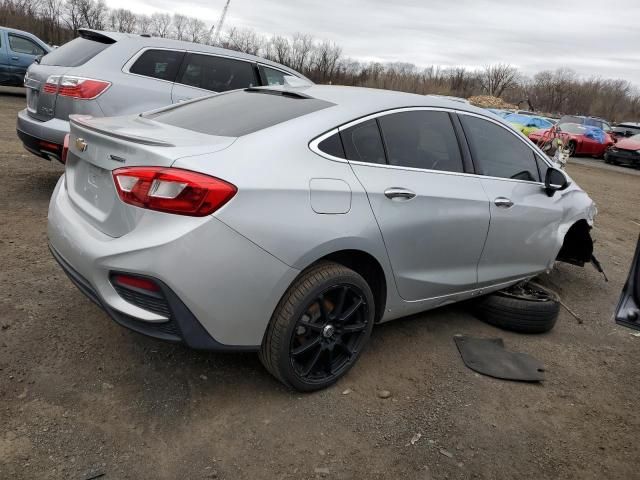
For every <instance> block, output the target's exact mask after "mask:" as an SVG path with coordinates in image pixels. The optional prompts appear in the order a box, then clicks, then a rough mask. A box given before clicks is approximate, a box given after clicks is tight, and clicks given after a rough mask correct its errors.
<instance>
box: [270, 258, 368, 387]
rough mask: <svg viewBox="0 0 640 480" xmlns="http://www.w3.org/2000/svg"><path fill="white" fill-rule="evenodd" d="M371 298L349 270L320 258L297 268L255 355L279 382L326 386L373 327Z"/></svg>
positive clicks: (352, 360) (342, 371)
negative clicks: (311, 264)
mask: <svg viewBox="0 0 640 480" xmlns="http://www.w3.org/2000/svg"><path fill="white" fill-rule="evenodd" d="M374 313H375V303H374V298H373V293H372V292H371V288H370V287H369V285H368V284H367V282H366V281H365V280H364V278H362V277H361V276H360V275H359V274H358V273H356V272H354V271H353V270H351V269H349V268H347V267H345V266H343V265H340V264H337V263H333V262H321V263H318V264H317V265H314V266H312V267H310V268H309V269H308V270H307V271H305V272H303V273H302V274H301V275H300V276H299V277H298V278H297V279H296V280H295V281H294V282H293V283H292V284H291V286H290V287H289V289H288V290H287V291H286V292H285V294H284V296H283V297H282V299H281V300H280V302H279V303H278V306H277V307H276V309H275V311H274V313H273V316H272V317H271V321H270V322H269V326H268V327H267V331H266V333H265V336H264V340H263V341H262V346H261V348H260V351H259V354H258V355H259V357H260V361H261V362H262V364H263V365H264V366H265V368H266V369H267V370H268V371H269V372H270V373H271V374H272V375H273V376H274V377H276V378H277V379H278V380H280V381H281V382H282V383H284V384H285V385H287V386H289V387H292V388H294V389H296V390H299V391H302V392H310V391H313V390H319V389H322V388H326V387H328V386H329V385H331V384H333V383H335V382H336V381H337V380H338V379H339V378H340V377H342V376H343V375H344V374H345V373H347V371H348V370H349V369H350V368H351V367H352V366H353V365H354V364H355V362H356V360H357V359H358V357H359V356H360V354H361V353H362V350H363V348H364V346H365V345H366V343H367V341H368V340H369V336H370V335H371V330H372V329H373V321H374Z"/></svg>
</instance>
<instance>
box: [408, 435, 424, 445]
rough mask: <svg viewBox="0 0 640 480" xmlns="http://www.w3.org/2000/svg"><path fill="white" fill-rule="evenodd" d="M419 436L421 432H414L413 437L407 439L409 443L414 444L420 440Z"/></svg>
mask: <svg viewBox="0 0 640 480" xmlns="http://www.w3.org/2000/svg"><path fill="white" fill-rule="evenodd" d="M421 437H422V434H421V433H416V434H415V435H414V436H413V437H411V440H409V444H411V445H415V444H416V443H417V442H418V440H420V438H421ZM409 444H407V446H408V445H409Z"/></svg>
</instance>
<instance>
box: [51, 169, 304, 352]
mask: <svg viewBox="0 0 640 480" xmlns="http://www.w3.org/2000/svg"><path fill="white" fill-rule="evenodd" d="M64 182H65V178H64V176H63V177H62V178H61V180H60V181H59V182H58V185H57V186H56V189H55V190H54V193H53V196H52V199H51V203H50V206H49V225H48V234H49V242H50V247H51V251H52V253H53V256H54V258H55V259H56V260H57V261H58V263H60V265H61V266H62V268H63V269H64V270H65V272H66V273H67V275H68V276H69V277H70V278H71V280H72V281H73V283H75V284H76V286H78V288H79V289H80V290H81V291H82V292H83V293H84V294H85V295H87V296H88V297H89V298H90V299H91V300H93V301H94V302H95V303H97V304H98V305H100V307H101V308H102V309H104V310H105V311H106V312H107V313H108V314H109V315H110V316H111V317H112V318H113V319H114V320H115V321H116V322H117V323H119V324H121V325H123V326H125V327H127V328H130V329H132V330H135V331H137V332H139V333H142V334H145V335H149V336H152V337H155V338H159V339H162V340H169V341H180V342H183V343H185V344H186V345H188V346H191V347H193V348H198V349H207V350H226V351H229V350H232V351H246V350H257V348H258V347H259V345H260V344H261V343H262V337H263V335H264V332H265V330H266V327H267V325H268V323H269V320H270V318H271V314H272V312H273V310H274V309H275V307H276V305H277V303H278V301H279V300H280V298H281V296H282V295H283V293H284V291H285V290H286V288H287V287H288V286H289V284H290V283H291V282H292V281H293V279H294V278H295V277H296V276H297V274H298V273H299V272H298V271H297V270H295V269H292V268H291V267H289V266H287V265H286V264H284V263H282V262H281V261H280V260H278V259H276V258H275V257H273V256H272V255H270V254H269V253H267V252H265V251H264V250H262V249H261V248H260V247H258V246H257V245H255V244H253V243H252V242H250V241H249V240H247V239H246V238H245V237H243V236H241V235H240V234H238V233H237V232H235V231H234V230H232V229H231V228H229V227H227V226H226V225H225V224H224V223H222V222H221V221H219V220H217V219H216V218H214V217H205V218H193V217H183V216H172V215H169V214H160V213H158V212H149V213H150V214H151V215H150V216H149V218H145V219H144V220H143V221H141V222H140V223H139V224H138V226H137V227H136V228H134V230H132V231H131V232H129V233H127V234H126V235H123V236H122V237H118V238H114V237H110V236H108V235H106V234H104V233H102V232H100V231H99V230H97V229H96V228H95V227H93V226H92V225H91V224H89V223H88V222H87V221H86V220H85V219H84V217H83V214H82V213H81V212H80V211H78V210H77V208H76V207H75V205H73V203H72V202H71V200H70V198H69V196H68V195H67V192H66V187H65V186H64ZM143 214H144V215H146V214H147V211H146V210H145V211H144V213H143ZM167 220H169V221H171V223H170V224H169V223H168V222H167ZM115 272H119V273H129V274H135V275H138V276H146V277H150V278H152V279H153V281H154V282H156V283H157V284H158V285H159V286H160V287H161V291H162V294H163V296H164V299H165V300H166V304H167V306H168V311H169V314H168V315H162V314H159V313H158V310H157V309H155V311H152V309H146V308H141V304H140V303H137V304H136V303H132V302H131V301H130V299H129V300H126V299H125V298H123V296H121V294H120V293H119V292H118V291H117V290H116V288H114V285H113V284H112V283H111V281H110V277H111V275H112V274H113V273H115ZM142 306H143V307H144V304H142Z"/></svg>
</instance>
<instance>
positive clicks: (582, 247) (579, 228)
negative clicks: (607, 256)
mask: <svg viewBox="0 0 640 480" xmlns="http://www.w3.org/2000/svg"><path fill="white" fill-rule="evenodd" d="M590 230H591V227H590V226H589V224H588V223H587V221H586V220H578V221H577V222H576V223H574V224H573V225H571V228H569V230H568V231H567V233H566V235H565V236H564V241H563V242H562V248H560V251H559V252H558V256H557V258H556V260H558V261H560V262H566V263H571V264H572V265H578V266H579V267H584V264H585V263H589V262H590V261H591V257H592V256H593V239H592V238H591V234H590V233H589V232H590Z"/></svg>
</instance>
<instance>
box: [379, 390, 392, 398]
mask: <svg viewBox="0 0 640 480" xmlns="http://www.w3.org/2000/svg"><path fill="white" fill-rule="evenodd" d="M378 397H379V398H389V397H391V392H390V391H389V390H378Z"/></svg>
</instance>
